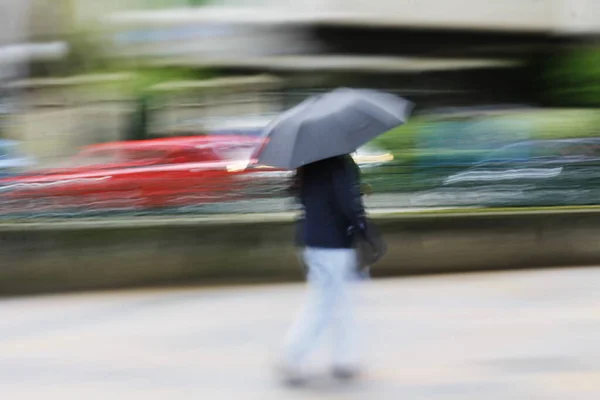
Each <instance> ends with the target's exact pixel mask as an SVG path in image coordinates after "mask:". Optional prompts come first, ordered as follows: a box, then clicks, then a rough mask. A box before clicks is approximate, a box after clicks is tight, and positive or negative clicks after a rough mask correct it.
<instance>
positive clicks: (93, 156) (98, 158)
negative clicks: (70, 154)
mask: <svg viewBox="0 0 600 400" xmlns="http://www.w3.org/2000/svg"><path fill="white" fill-rule="evenodd" d="M121 162H123V157H122V154H121V152H120V151H118V150H116V149H99V150H87V151H83V152H82V153H80V154H79V155H78V156H76V157H75V159H74V160H73V163H72V164H73V166H74V167H89V166H94V165H104V164H118V163H121Z"/></svg>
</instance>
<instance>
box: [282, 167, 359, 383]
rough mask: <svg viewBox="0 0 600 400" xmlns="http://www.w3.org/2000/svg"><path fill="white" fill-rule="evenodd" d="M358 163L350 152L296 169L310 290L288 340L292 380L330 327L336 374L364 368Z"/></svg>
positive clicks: (285, 367) (285, 366)
mask: <svg viewBox="0 0 600 400" xmlns="http://www.w3.org/2000/svg"><path fill="white" fill-rule="evenodd" d="M357 171H358V168H357V167H356V164H354V160H353V159H352V157H350V156H349V155H343V156H337V157H332V158H328V159H325V160H320V161H317V162H314V163H310V164H307V165H305V166H302V167H301V168H299V169H298V170H297V172H296V180H295V193H296V196H297V198H298V199H299V201H300V203H301V205H302V207H303V210H304V215H303V218H301V219H300V221H299V222H298V231H297V244H298V245H299V246H300V247H301V248H302V258H303V262H304V265H305V268H306V273H307V279H308V283H309V290H310V296H309V298H308V302H307V304H306V306H305V307H304V309H303V310H302V312H301V313H300V314H299V315H298V317H297V319H296V321H295V322H294V324H293V325H292V327H291V329H290V331H289V333H288V335H287V337H286V341H285V344H284V350H283V360H282V361H281V365H280V369H281V372H282V373H283V375H284V379H285V380H286V381H287V382H288V383H300V382H301V381H302V380H303V378H304V377H303V372H302V367H303V364H304V362H305V360H306V358H307V357H308V355H309V354H310V353H311V351H312V350H313V349H314V348H315V346H316V344H317V343H318V339H319V338H320V337H321V335H322V334H323V333H324V332H325V331H326V330H327V328H330V329H331V333H332V335H333V337H332V343H333V369H332V372H333V374H334V376H335V377H337V378H341V379H350V378H353V377H355V376H356V375H357V374H358V373H359V370H360V359H359V344H358V338H357V336H358V332H357V323H356V320H355V310H354V297H353V294H354V293H353V285H354V284H355V283H356V282H357V281H358V277H359V276H358V272H359V265H358V257H357V253H356V250H355V248H354V242H355V235H366V227H367V225H366V216H365V211H364V206H363V203H362V195H361V191H360V181H359V177H358V174H357Z"/></svg>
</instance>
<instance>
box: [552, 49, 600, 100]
mask: <svg viewBox="0 0 600 400" xmlns="http://www.w3.org/2000/svg"><path fill="white" fill-rule="evenodd" d="M550 64H551V65H550V70H549V72H548V73H547V74H546V79H545V81H546V87H547V88H549V95H550V96H549V98H550V101H551V103H552V104H553V105H558V106H576V107H579V106H583V107H600V47H584V48H579V49H576V50H572V51H571V52H569V53H566V54H562V55H559V56H557V57H555V59H554V60H553V61H551V63H550Z"/></svg>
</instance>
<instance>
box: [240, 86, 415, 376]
mask: <svg viewBox="0 0 600 400" xmlns="http://www.w3.org/2000/svg"><path fill="white" fill-rule="evenodd" d="M412 109H413V103H411V102H410V101H407V100H405V99H403V98H401V97H398V96H395V95H392V94H390V93H384V92H380V91H376V90H369V89H350V88H339V89H335V90H333V91H331V92H328V93H325V94H322V95H317V96H312V97H310V98H308V99H306V100H305V101H303V102H302V103H300V104H299V105H297V106H295V107H293V108H291V109H289V110H287V111H286V112H284V113H283V114H281V115H280V116H279V117H277V118H276V119H275V120H273V121H272V122H271V123H270V124H269V126H268V127H266V128H265V130H264V132H263V134H262V137H263V139H264V142H263V144H261V146H258V147H257V149H256V151H255V153H254V154H253V155H252V157H251V159H252V160H254V162H255V163H256V164H257V165H266V166H270V167H276V168H282V169H286V170H295V171H296V177H297V178H296V181H297V182H296V185H295V186H296V191H297V196H298V199H299V200H300V203H301V204H302V207H303V209H304V216H303V218H302V219H301V220H300V222H299V224H298V239H299V244H300V245H301V248H302V249H303V250H302V259H303V263H304V264H305V268H306V271H307V279H308V282H309V289H310V296H309V299H308V302H307V304H306V307H305V308H304V310H303V312H302V313H301V314H300V315H299V316H298V317H297V319H296V321H295V323H294V324H293V326H292V328H291V329H290V331H289V333H288V335H287V340H286V343H285V346H284V350H283V357H282V361H281V362H280V370H281V371H283V372H284V375H285V377H286V379H287V381H288V382H291V383H294V382H296V383H297V382H301V381H302V366H303V364H304V361H305V360H306V358H307V356H308V355H309V354H310V352H311V351H312V350H313V349H314V347H315V345H316V342H317V340H318V339H319V337H320V336H321V334H322V333H323V331H324V330H325V329H326V328H331V329H332V332H333V373H334V375H335V376H336V377H339V378H352V377H355V376H356V375H357V373H358V372H359V370H360V357H359V351H358V347H359V346H358V339H357V336H358V332H357V324H356V321H355V315H354V306H353V301H354V299H353V290H352V286H353V283H354V282H355V281H357V280H358V279H359V274H357V270H359V269H362V272H363V274H362V276H363V277H364V276H368V274H365V273H364V272H368V269H364V268H362V267H363V266H364V267H366V268H368V267H369V266H370V265H373V264H374V263H376V262H378V260H379V259H380V258H381V257H382V256H383V254H385V250H386V247H385V243H384V242H383V241H382V240H381V238H380V236H379V235H378V234H377V229H376V228H375V227H374V226H373V225H372V224H368V221H367V219H366V216H365V211H364V206H363V203H362V195H361V190H360V189H361V188H360V179H359V175H360V174H359V170H358V167H357V166H356V163H355V162H354V160H353V159H352V157H351V156H350V154H351V153H353V152H355V151H356V149H358V148H359V147H361V146H363V145H364V144H365V143H367V142H369V141H370V140H372V139H374V138H376V137H378V136H379V135H381V134H383V133H385V132H388V131H389V130H391V129H393V128H395V127H398V126H400V125H402V124H404V123H405V122H406V121H407V119H408V116H409V115H410V113H411V112H412ZM368 226H369V227H368Z"/></svg>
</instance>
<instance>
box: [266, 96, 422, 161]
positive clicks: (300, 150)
mask: <svg viewBox="0 0 600 400" xmlns="http://www.w3.org/2000/svg"><path fill="white" fill-rule="evenodd" d="M412 109H413V104H412V103H411V102H409V101H407V100H405V99H403V98H400V97H397V96H394V95H392V94H388V93H384V92H379V91H375V90H367V89H347V88H342V89H336V90H334V91H332V92H329V93H326V94H324V95H320V96H314V97H310V98H309V99H308V100H306V101H304V102H303V103H301V104H299V105H298V106H296V107H294V108H292V109H290V110H289V111H287V112H285V113H284V114H282V115H281V116H280V117H279V118H277V119H276V120H275V121H273V122H272V123H271V124H270V125H269V126H268V127H267V129H266V130H265V133H264V134H265V136H267V137H268V141H267V143H266V144H265V146H264V147H263V148H262V149H261V150H260V154H259V155H258V163H259V164H262V165H269V166H272V167H278V168H285V169H296V168H298V167H301V166H302V165H306V164H310V163H312V162H315V161H319V160H323V159H326V158H330V157H334V156H338V155H342V154H350V153H353V152H354V151H356V149H358V148H359V147H360V146H362V145H364V144H365V143H367V142H368V141H370V140H371V139H373V138H375V137H377V136H379V135H381V134H382V133H385V132H387V131H389V130H390V129H392V128H395V127H397V126H399V125H402V124H404V123H405V122H406V120H407V118H408V116H409V115H410V113H411V111H412Z"/></svg>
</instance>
